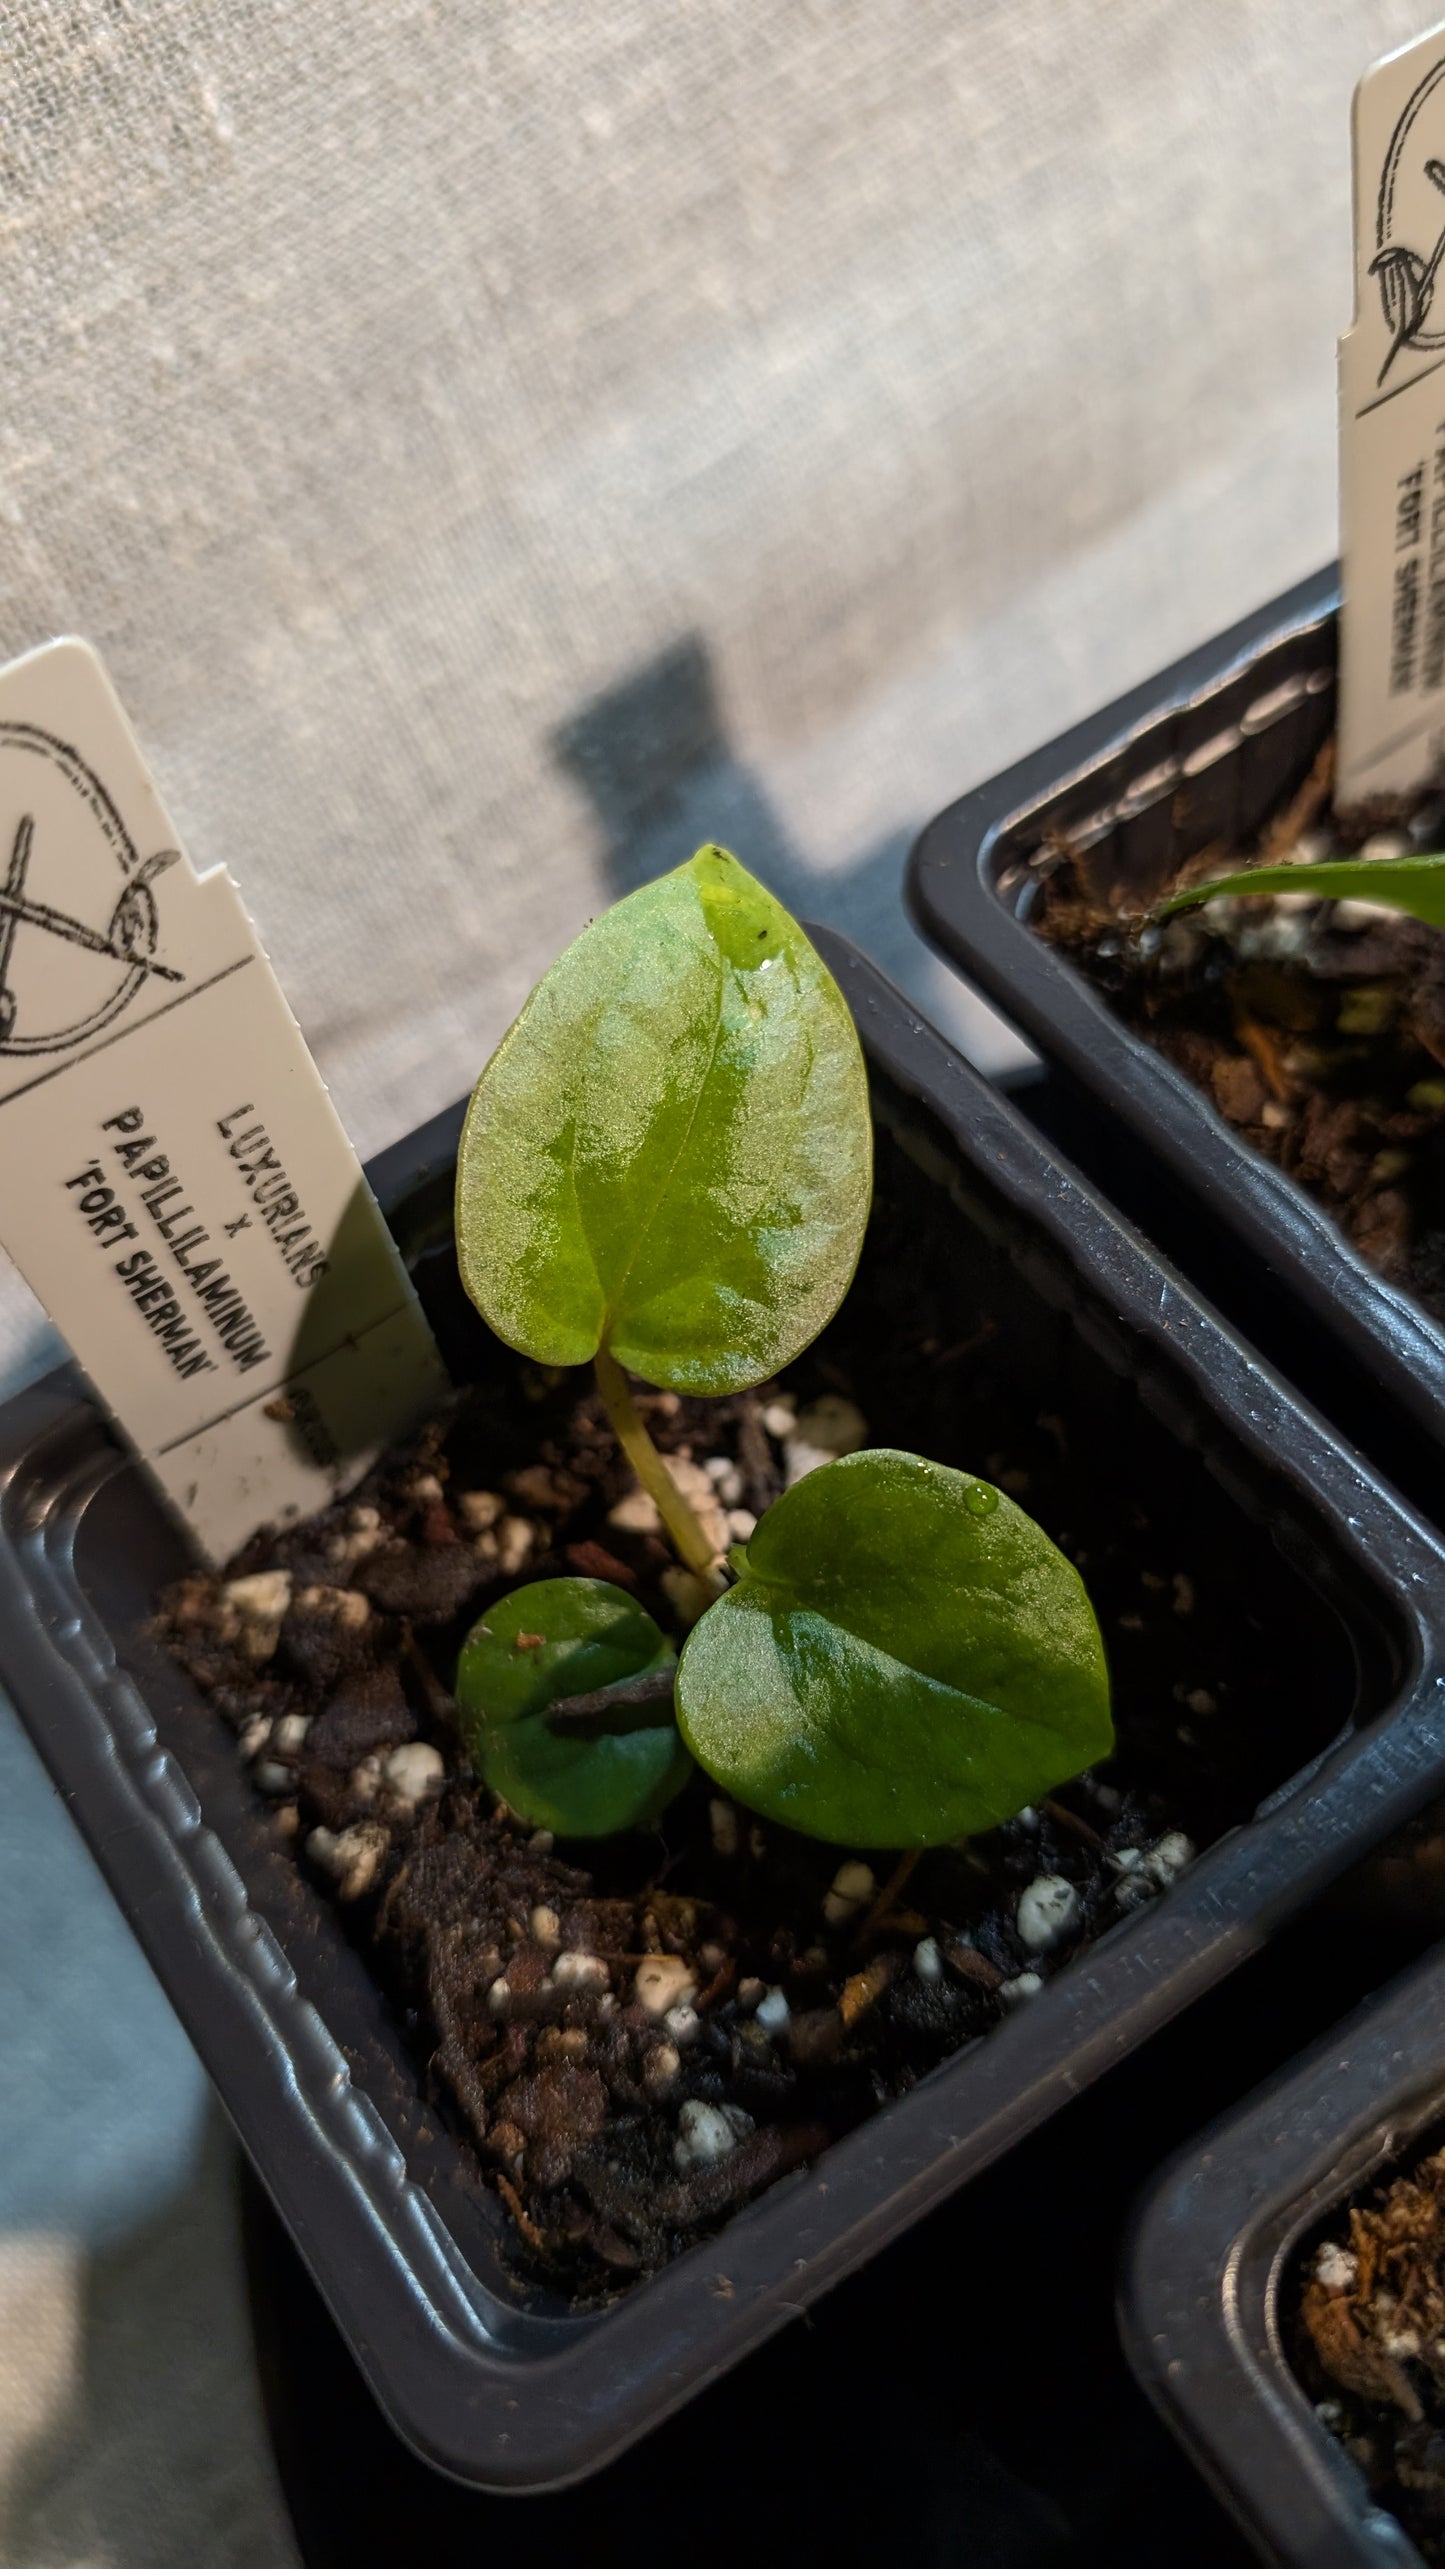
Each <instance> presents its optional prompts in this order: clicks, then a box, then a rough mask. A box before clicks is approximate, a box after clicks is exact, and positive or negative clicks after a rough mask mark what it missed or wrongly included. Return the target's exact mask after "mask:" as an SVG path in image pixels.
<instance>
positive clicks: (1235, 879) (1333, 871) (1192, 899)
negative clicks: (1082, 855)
mask: <svg viewBox="0 0 1445 2569" xmlns="http://www.w3.org/2000/svg"><path fill="white" fill-rule="evenodd" d="M1262 892H1303V893H1304V894H1306V895H1307V897H1308V898H1309V899H1310V900H1312V901H1379V902H1382V903H1383V904H1384V905H1385V907H1386V908H1387V909H1390V910H1405V911H1408V913H1409V915H1410V917H1411V918H1412V919H1422V920H1423V921H1424V923H1425V925H1426V927H1427V928H1445V856H1369V857H1361V856H1354V857H1339V858H1326V859H1325V860H1324V861H1323V862H1322V863H1321V864H1319V865H1248V866H1244V867H1243V868H1242V869H1241V870H1240V871H1239V872H1238V873H1237V874H1220V875H1216V877H1215V879H1214V881H1213V882H1212V883H1195V884H1192V885H1191V887H1190V889H1189V890H1188V891H1187V892H1174V893H1171V895H1170V897H1169V899H1168V900H1167V901H1161V902H1160V903H1159V904H1158V906H1157V907H1156V908H1155V909H1154V910H1152V911H1151V913H1150V916H1151V918H1155V919H1167V918H1170V917H1172V915H1173V913H1174V912H1175V911H1176V910H1192V909H1193V908H1195V906H1196V905H1197V904H1198V903H1199V902H1201V901H1218V900H1220V899H1223V898H1225V897H1227V896H1230V895H1232V894H1235V893H1246V894H1248V895H1250V896H1251V897H1252V896H1254V895H1255V894H1257V893H1262Z"/></svg>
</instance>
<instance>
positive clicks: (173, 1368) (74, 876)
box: [0, 642, 446, 1558]
mask: <svg viewBox="0 0 1445 2569" xmlns="http://www.w3.org/2000/svg"><path fill="white" fill-rule="evenodd" d="M0 1239H3V1241H4V1245H5V1247H6V1248H7V1249H8V1250H9V1252H10V1255H11V1256H12V1257H13V1258H14V1260H15V1262H16V1265H17V1266H18V1267H19V1268H20V1269H21V1271H22V1273H23V1274H24V1275H25V1276H26V1277H27V1279H28V1280H29V1282H30V1284H31V1285H32V1286H33V1287H34V1290H35V1291H36V1293H37V1294H38V1295H39V1296H40V1299H41V1301H42V1302H43V1303H44V1304H45V1307H46V1309H47V1310H48V1311H49V1313H50V1315H51V1317H52V1319H53V1320H54V1321H55V1323H56V1326H57V1327H58V1328H59V1329H60V1330H61V1331H62V1332H63V1333H64V1335H65V1337H66V1338H67V1340H68V1341H69V1343H70V1345H71V1347H72V1348H73V1350H74V1352H75V1355H76V1356H77V1358H78V1359H79V1361H80V1363H81V1364H82V1365H83V1366H84V1367H85V1370H86V1372H87V1373H88V1374H89V1376H90V1379H91V1381H92V1382H93V1383H94V1385H95V1387H96V1389H97V1391H98V1392H99V1393H100V1395H101V1397H102V1398H103V1399H104V1400H105V1402H106V1403H107V1404H108V1406H109V1407H110V1409H111V1410H112V1411H113V1412H114V1414H115V1416H116V1418H117V1419H118V1421H119V1422H120V1424H121V1426H122V1427H123V1428H124V1429H125V1431H126V1434H127V1435H128V1436H129V1438H130V1440H131V1442H132V1443H133V1444H134V1446H135V1447H136V1449H137V1451H138V1452H139V1454H140V1455H141V1457H142V1459H143V1460H144V1461H145V1463H146V1464H147V1465H148V1466H149V1468H150V1470H151V1471H152V1472H153V1473H154V1474H155V1476H156V1478H157V1480H158V1481H159V1482H160V1483H161V1485H162V1487H163V1489H164V1490H165V1491H166V1493H167V1495H168V1496H169V1498H170V1499H171V1500H172V1501H173V1502H174V1504H175V1505H176V1507H177V1508H178V1509H179V1510H180V1512H181V1514H182V1515H183V1516H184V1517H185V1518H186V1520H187V1522H188V1523H189V1525H190V1526H191V1527H192V1529H193V1530H194V1532H195V1534H196V1536H197V1537H198V1539H199V1541H200V1543H201V1545H202V1546H203V1548H204V1549H205V1550H206V1551H207V1552H209V1553H210V1554H212V1555H213V1556H215V1557H217V1558H221V1557H224V1555H225V1554H226V1553H228V1552H230V1551H231V1550H233V1549H234V1548H235V1546H236V1545H237V1544H238V1543H240V1542H241V1541H242V1540H243V1539H244V1537H245V1536H247V1535H248V1534H250V1533H252V1532H253V1531H254V1529H255V1528H256V1527H257V1526H258V1525H260V1524H262V1523H264V1522H266V1521H267V1520H275V1519H281V1518H285V1517H287V1516H295V1515H298V1514H302V1513H305V1512H309V1511H310V1510H311V1509H312V1508H315V1507H318V1506H320V1505H322V1504H323V1503H324V1502H325V1500H326V1499H328V1498H329V1497H330V1496H332V1494H333V1493H334V1492H335V1491H336V1490H337V1489H339V1488H344V1487H345V1486H346V1485H347V1484H348V1483H349V1482H350V1481H352V1480H354V1479H355V1478H356V1477H357V1476H358V1474H359V1473H360V1472H361V1471H362V1470H364V1468H365V1466H366V1464H367V1463H368V1461H369V1460H370V1459H371V1458H372V1457H373V1456H374V1454H375V1453H376V1452H377V1451H378V1450H379V1449H380V1447H381V1446H383V1445H384V1444H386V1443H387V1442H388V1441H389V1440H390V1439H391V1438H392V1437H394V1436H396V1435H399V1434H402V1433H404V1432H405V1430H406V1429H407V1428H408V1427H409V1426H411V1425H412V1424H413V1423H414V1422H415V1421H416V1420H417V1419H418V1418H419V1417H420V1416H421V1415H422V1414H423V1413H424V1412H425V1410H426V1409H427V1408H428V1407H429V1406H430V1405H431V1404H432V1403H434V1402H435V1401H436V1400H437V1399H438V1398H439V1397H440V1395H441V1394H442V1392H443V1391H444V1389H445V1383H446V1377H445V1375H444V1372H443V1369H442V1365H441V1360H440V1358H439V1357H438V1355H437V1351H436V1347H435V1344H434V1342H433V1339H432V1336H431V1332H430V1330H429V1329H428V1327H427V1324H426V1322H425V1320H424V1319H423V1317H422V1314H421V1310H420V1307H419V1305H418V1303H417V1299H416V1296H415V1294H414V1292H413V1291H412V1288H411V1284H410V1282H409V1280H408V1277H407V1274H406V1270H405V1268H404V1266H403V1265H402V1262H401V1259H400V1257H399V1256H398V1254H397V1250H396V1246H395V1243H394V1242H393V1240H392V1238H391V1235H390V1233H389V1232H388V1230H387V1228H386V1225H385V1223H384V1222H383V1221H382V1218H381V1215H380V1213H379V1212H378V1210H377V1207H376V1204H375V1201H374V1199H373V1197H372V1195H371V1193H370V1191H369V1189H368V1187H367V1185H366V1181H365V1179H364V1178H363V1176H362V1174H361V1167H360V1163H359V1162H358V1160H357V1157H356V1154H355V1152H354V1151H353V1150H352V1147H351V1144H350V1143H349V1141H348V1140H347V1138H346V1134H345V1132H344V1131H343V1129H342V1126H341V1123H340V1121H339V1119H338V1117H337V1114H336V1110H335V1108H334V1107H333V1106H332V1103H331V1100H330V1098H329V1097H328V1095H327V1093H326V1090H325V1088H324V1087H323V1085H322V1082H321V1078H320V1075H319V1073H318V1071H317V1069H316V1065H315V1063H314V1062H313V1061H312V1059H311V1056H310V1054H309V1053H308V1051H307V1049H306V1046H305V1043H304V1042H303V1040H302V1036H301V1031H300V1028H299V1027H298V1026H297V1024H296V1020H295V1018H294V1017H293V1016H292V1014H291V1011H290V1009H289V1008H288V1007H287V1005H286V1002H285V999H284V998H283V997H282V994H281V989H280V985H279V983H278V982H277V980H276V976H275V974H274V973H273V971H272V969H271V966H270V964H269V963H268V961H267V959H266V956H265V954H264V953H263V952H262V949H261V947H260V945H259V943H258V941H257V938H256V932H255V930H254V928H253V927H252V925H251V922H250V920H249V919H248V917H247V916H246V912H245V910H244V909H243V907H242V905H241V901H240V898H239V895H238V894H237V891H236V888H235V885H234V884H233V883H232V882H231V880H230V878H229V876H228V875H227V874H226V873H225V872H224V870H223V869H222V868H220V867H217V868H216V869H215V870H214V871H213V872H211V873H209V874H203V875H197V874H196V873H195V872H194V871H193V869H192V867H191V865H190V864H189V862H188V861H187V859H186V857H185V856H184V855H183V853H182V852H181V850H180V849H179V847H178V846H177V844H176V835H175V832H174V830H173V829H172V827H171V825H170V822H169V821H168V820H167V818H166V814H165V812H164V810H163V809H162V807H161V802H160V798H159V796H158V794H157V792H156V789H155V786H154V784H153V783H152V781H151V778H150V776H149V775H148V773H147V771H146V767H145V763H144V761H143V759H142V757H141V754H140V750H139V748H138V746H137V744H136V741H135V738H134V735H133V734H132V732H131V730H130V727H129V725H128V723H127V722H126V719H125V716H124V714H123V713H122V711H121V708H120V705H119V703H118V701H117V699H116V696H115V693H114V691H113V689H112V687H111V685H110V682H109V680H108V679H107V677H106V675H105V672H104V670H103V669H102V667H101V665H100V662H99V661H98V659H97V658H96V656H95V654H94V652H93V651H91V650H90V649H89V647H88V646H87V645H86V644H84V643H81V642H57V643H53V644H51V645H49V646H48V647H47V648H46V649H45V650H42V651H36V652H32V653H30V654H29V655H28V657H27V658H25V659H23V660H17V661H13V662H12V663H11V664H10V666H9V667H8V668H6V669H3V670H0Z"/></svg>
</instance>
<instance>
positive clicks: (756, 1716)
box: [677, 1451, 1113, 1847]
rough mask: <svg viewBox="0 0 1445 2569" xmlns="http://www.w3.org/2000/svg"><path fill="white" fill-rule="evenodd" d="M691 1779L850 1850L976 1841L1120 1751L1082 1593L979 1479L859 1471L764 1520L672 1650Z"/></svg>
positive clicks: (816, 1479)
mask: <svg viewBox="0 0 1445 2569" xmlns="http://www.w3.org/2000/svg"><path fill="white" fill-rule="evenodd" d="M677 1707H678V1721H679V1726H680V1728H681V1731H682V1735H683V1738H684V1739H685V1740H686V1742H687V1745H688V1747H689V1748H690V1749H691V1750H692V1753H693V1756H694V1757H695V1758H696V1759H697V1762H698V1764H699V1765H700V1766H701V1767H703V1768H704V1769H705V1770H706V1772H707V1773H708V1774H709V1775H710V1776H712V1777H713V1779H714V1780H715V1782H717V1783H718V1784H720V1785H722V1786H723V1788H724V1789H725V1790H726V1791H727V1792H729V1793H732V1794H734V1795H736V1797H737V1799H738V1800H739V1801H740V1802H744V1803H746V1804H747V1805H748V1806H749V1807H750V1808H751V1809H753V1810H755V1811H760V1812H762V1813H763V1815H764V1816H765V1817H766V1818H769V1819H774V1820H782V1821H785V1822H786V1823H787V1825H788V1826H789V1827H790V1828H794V1829H801V1830H802V1831H803V1832H804V1833H805V1834H806V1835H807V1836H809V1837H817V1838H828V1839H832V1840H834V1841H835V1842H836V1843H838V1844H840V1845H844V1846H878V1847H887V1846H895V1847H905V1846H929V1845H937V1844H939V1843H940V1842H942V1841H944V1840H947V1839H951V1838H957V1837H962V1836H965V1835H968V1834H970V1833H972V1832H974V1831H976V1830H980V1829H987V1828H992V1827H994V1826H996V1824H997V1823H998V1822H999V1821H1001V1820H1005V1819H1007V1818H1009V1817H1010V1816H1011V1815H1012V1813H1014V1812H1015V1811H1018V1810H1021V1809H1023V1807H1024V1806H1025V1804H1026V1803H1029V1802H1032V1801H1034V1800H1036V1799H1037V1797H1038V1796H1039V1795H1040V1794H1041V1793H1047V1792H1048V1791H1049V1790H1050V1789H1051V1788H1052V1787H1053V1786H1054V1785H1056V1784H1060V1783H1062V1782H1063V1781H1064V1780H1065V1778H1066V1777H1068V1776H1071V1775H1077V1774H1078V1772H1079V1771H1080V1769H1081V1768H1082V1767H1085V1766H1088V1765H1090V1764H1092V1762H1093V1761H1094V1759H1096V1758H1099V1757H1103V1756H1106V1755H1107V1753H1108V1751H1109V1749H1110V1747H1111V1746H1112V1744H1113V1731H1112V1727H1111V1724H1110V1719H1109V1681H1108V1673H1107V1670H1106V1668H1105V1664H1104V1650H1103V1644H1102V1642H1101V1640H1100V1638H1099V1628H1098V1625H1097V1623H1096V1622H1095V1620H1094V1615H1093V1610H1092V1608H1091V1606H1090V1604H1089V1600H1088V1598H1087V1596H1086V1595H1085V1592H1084V1586H1083V1582H1082V1580H1081V1579H1080V1577H1079V1574H1078V1572H1077V1571H1076V1570H1075V1569H1074V1567H1073V1565H1072V1563H1071V1562H1068V1561H1066V1560H1065V1558H1064V1556H1063V1554H1062V1553H1061V1552H1059V1551H1058V1550H1056V1548H1055V1546H1054V1545H1053V1544H1052V1543H1050V1541H1049V1539H1048V1537H1047V1535H1045V1534H1044V1533H1043V1532H1042V1531H1041V1529H1040V1528H1039V1527H1038V1526H1037V1525H1035V1524H1034V1522H1033V1520H1032V1518H1030V1517H1027V1516H1025V1515H1024V1513H1023V1511H1022V1509H1021V1508H1017V1507H1015V1506H1014V1504H1013V1502H1012V1500H1011V1499H1007V1498H1005V1497H1003V1496H1002V1495H1001V1493H1000V1492H999V1491H997V1490H995V1489H993V1488H991V1487H990V1485H989V1484H988V1483H987V1482H986V1481H978V1480H974V1479H973V1478H971V1476H970V1475H969V1474H968V1473H966V1472H954V1471H950V1470H948V1469H947V1467H946V1466H945V1465H943V1464H941V1463H926V1462H921V1461H920V1460H919V1459H918V1457H917V1456H916V1455H913V1454H895V1453H889V1452H886V1451H877V1452H870V1453H863V1454H850V1455H849V1456H848V1457H847V1458H846V1460H844V1461H842V1462H838V1463H828V1464H825V1465H823V1466H822V1467H821V1468H820V1469H818V1470H817V1471H814V1472H810V1473H809V1474H808V1475H807V1478H806V1479H805V1480H802V1481H799V1482H798V1483H797V1485H796V1486H795V1487H794V1488H793V1489H791V1490H789V1491H787V1492H786V1494H785V1495H784V1496H783V1497H782V1498H781V1499H779V1500H778V1502H777V1504H776V1505H775V1506H774V1507H772V1508H770V1509H769V1510H768V1513H767V1515H766V1516H765V1517H763V1519H762V1521H761V1523H760V1524H759V1526H758V1529H757V1532H756V1533H755V1534H754V1535H753V1537H752V1538H751V1540H750V1542H749V1544H748V1550H747V1567H746V1571H745V1574H744V1576H743V1577H742V1579H741V1580H740V1582H739V1584H738V1585H737V1587H735V1588H732V1589H730V1590H729V1591H728V1593H727V1594H726V1595H725V1596H723V1597H720V1598H719V1599H718V1602H717V1604H716V1605H714V1606H710V1607H709V1609H708V1611H707V1613H706V1614H705V1615H704V1616H703V1618H702V1621H701V1622H700V1623H699V1624H698V1625H697V1626H696V1628H695V1630H694V1631H693V1633H692V1635H691V1636H690V1638H689V1640H688V1643H687V1646H686V1648H685V1649H684V1651H683V1655H682V1662H681V1665H680V1667H679V1670H678V1681H677Z"/></svg>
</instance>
